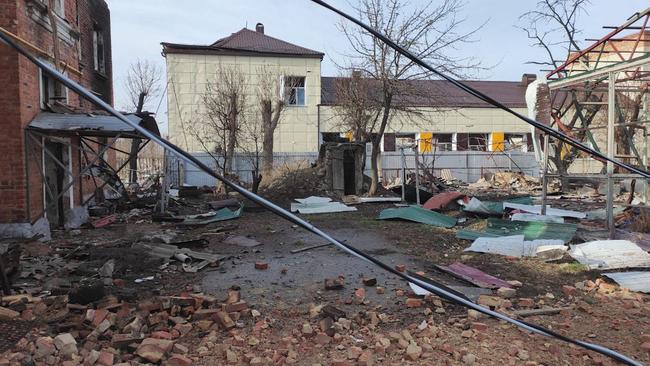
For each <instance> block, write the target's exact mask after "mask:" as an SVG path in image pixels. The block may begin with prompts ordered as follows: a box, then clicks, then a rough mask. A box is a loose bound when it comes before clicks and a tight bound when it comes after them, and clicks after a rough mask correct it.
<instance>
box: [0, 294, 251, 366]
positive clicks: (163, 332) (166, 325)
mask: <svg viewBox="0 0 650 366" xmlns="http://www.w3.org/2000/svg"><path fill="white" fill-rule="evenodd" d="M65 300H66V297H65V296H59V297H47V298H37V297H31V296H29V295H16V296H11V297H5V298H3V299H2V305H3V307H0V318H2V319H3V320H19V319H23V320H35V321H36V322H35V324H39V323H41V324H43V323H47V324H48V326H44V327H42V328H40V329H39V328H36V329H34V331H32V332H30V333H29V334H28V335H27V336H26V337H25V338H23V339H22V340H21V341H19V342H18V344H17V345H16V347H15V349H14V352H13V353H8V354H5V356H4V358H3V357H0V365H12V364H16V365H20V364H24V363H25V362H26V361H29V360H33V361H35V362H36V363H37V364H47V365H79V364H83V365H130V364H133V363H136V364H137V363H155V364H164V365H191V364H192V363H193V362H194V361H196V360H197V358H194V359H193V358H192V357H191V354H190V352H189V349H190V345H189V341H190V340H191V337H190V336H188V335H190V333H192V332H195V334H196V333H198V332H208V331H220V330H229V329H232V328H235V327H237V326H239V327H243V323H238V322H240V320H243V319H242V317H250V316H254V315H256V314H257V315H259V312H257V311H255V310H251V309H249V307H248V304H247V303H246V302H245V301H243V300H241V298H240V294H239V291H237V290H230V291H229V292H228V296H227V298H226V299H225V300H220V299H217V298H216V297H214V296H209V295H205V294H202V293H182V294H180V295H179V296H160V297H156V298H153V299H148V300H145V301H142V302H140V303H138V304H137V305H132V304H128V303H123V302H120V301H118V299H117V298H115V297H113V296H108V297H106V298H104V299H103V300H102V301H101V302H100V303H97V304H93V305H77V304H68V303H66V302H65ZM184 343H186V344H184Z"/></svg>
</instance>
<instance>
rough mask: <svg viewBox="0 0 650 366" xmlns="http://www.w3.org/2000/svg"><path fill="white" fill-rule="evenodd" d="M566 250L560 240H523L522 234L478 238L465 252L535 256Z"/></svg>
mask: <svg viewBox="0 0 650 366" xmlns="http://www.w3.org/2000/svg"><path fill="white" fill-rule="evenodd" d="M549 250H566V246H564V244H563V241H562V240H554V239H537V240H530V241H529V240H524V236H523V235H512V236H501V237H497V238H478V239H476V240H474V242H473V243H472V245H471V246H470V247H469V248H467V249H465V251H466V252H479V253H492V254H500V255H507V256H512V257H535V256H537V253H538V252H546V251H549Z"/></svg>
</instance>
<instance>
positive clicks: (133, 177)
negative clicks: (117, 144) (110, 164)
mask: <svg viewBox="0 0 650 366" xmlns="http://www.w3.org/2000/svg"><path fill="white" fill-rule="evenodd" d="M146 96H147V93H145V92H142V93H140V96H139V97H138V106H137V107H136V111H135V112H136V113H142V109H143V108H144V98H145V97H146ZM140 144H142V139H133V140H131V151H130V152H129V159H130V160H129V172H130V173H131V174H129V182H130V183H137V182H138V150H140Z"/></svg>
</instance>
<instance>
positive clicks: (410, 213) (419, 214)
mask: <svg viewBox="0 0 650 366" xmlns="http://www.w3.org/2000/svg"><path fill="white" fill-rule="evenodd" d="M379 220H407V221H414V222H419V223H421V224H426V225H432V226H439V227H444V228H451V227H454V226H455V225H456V219H455V218H453V217H449V216H446V215H443V214H439V213H437V212H435V211H429V210H425V209H423V208H421V207H418V206H409V207H401V208H387V209H385V210H383V211H381V212H380V213H379Z"/></svg>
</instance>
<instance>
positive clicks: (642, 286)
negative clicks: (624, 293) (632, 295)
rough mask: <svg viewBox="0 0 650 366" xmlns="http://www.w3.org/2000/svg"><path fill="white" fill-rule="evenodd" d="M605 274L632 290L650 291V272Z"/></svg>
mask: <svg viewBox="0 0 650 366" xmlns="http://www.w3.org/2000/svg"><path fill="white" fill-rule="evenodd" d="M603 276H606V277H609V278H611V279H612V280H614V281H616V283H618V284H619V285H620V286H621V287H623V288H626V289H629V290H631V291H637V292H645V293H650V272H613V273H605V274H603Z"/></svg>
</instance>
